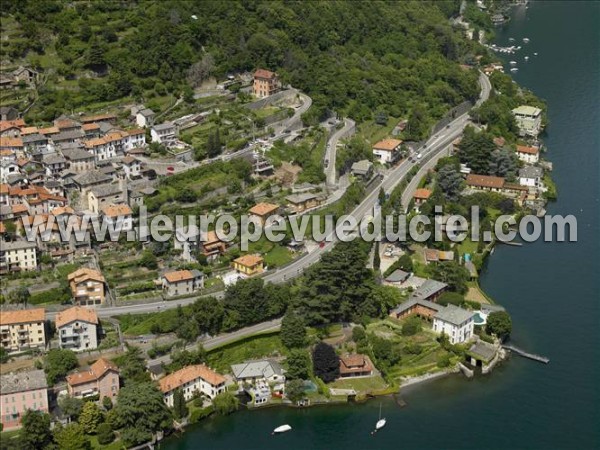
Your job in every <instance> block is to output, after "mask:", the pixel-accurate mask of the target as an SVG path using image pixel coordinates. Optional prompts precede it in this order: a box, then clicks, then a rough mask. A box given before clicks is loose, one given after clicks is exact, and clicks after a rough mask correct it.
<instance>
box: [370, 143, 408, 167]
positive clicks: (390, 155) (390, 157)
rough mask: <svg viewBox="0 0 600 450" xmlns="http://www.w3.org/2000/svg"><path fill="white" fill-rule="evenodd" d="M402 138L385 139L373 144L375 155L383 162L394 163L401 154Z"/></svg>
mask: <svg viewBox="0 0 600 450" xmlns="http://www.w3.org/2000/svg"><path fill="white" fill-rule="evenodd" d="M401 145H402V141H401V140H400V139H383V140H382V141H379V142H377V143H376V144H375V145H373V156H374V157H375V158H376V159H377V160H378V161H379V162H380V163H382V164H385V163H392V162H394V161H395V160H396V158H397V157H398V155H399V154H400V146H401Z"/></svg>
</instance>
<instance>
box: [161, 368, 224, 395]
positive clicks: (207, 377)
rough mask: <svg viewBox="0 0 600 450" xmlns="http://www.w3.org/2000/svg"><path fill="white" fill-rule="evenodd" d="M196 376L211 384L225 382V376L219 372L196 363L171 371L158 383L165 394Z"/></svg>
mask: <svg viewBox="0 0 600 450" xmlns="http://www.w3.org/2000/svg"><path fill="white" fill-rule="evenodd" d="M198 378H202V379H203V380H204V381H206V382H207V383H209V384H210V385H212V386H218V385H219V384H221V383H225V378H224V377H223V376H222V375H221V374H218V373H217V372H215V371H213V370H211V369H209V368H208V367H206V366H205V365H204V364H198V365H195V366H187V367H184V368H183V369H180V370H178V371H177V372H173V373H172V374H170V375H167V376H166V377H164V378H163V379H161V380H160V381H159V382H158V384H159V386H160V390H161V391H162V392H163V393H165V394H166V393H167V392H170V391H172V390H174V389H177V388H179V387H180V386H183V385H184V384H186V383H189V382H190V381H193V380H196V379H198Z"/></svg>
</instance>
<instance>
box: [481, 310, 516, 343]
mask: <svg viewBox="0 0 600 450" xmlns="http://www.w3.org/2000/svg"><path fill="white" fill-rule="evenodd" d="M485 329H486V332H487V333H488V334H495V335H496V336H498V338H499V339H500V340H504V339H506V338H507V337H509V336H510V333H511V332H512V319H511V317H510V315H509V314H508V313H507V312H506V311H494V312H492V313H490V315H489V316H488V317H487V322H486V326H485Z"/></svg>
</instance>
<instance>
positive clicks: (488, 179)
mask: <svg viewBox="0 0 600 450" xmlns="http://www.w3.org/2000/svg"><path fill="white" fill-rule="evenodd" d="M467 185H468V186H476V187H486V188H494V189H502V187H504V178H502V177H492V176H489V175H476V174H469V175H467Z"/></svg>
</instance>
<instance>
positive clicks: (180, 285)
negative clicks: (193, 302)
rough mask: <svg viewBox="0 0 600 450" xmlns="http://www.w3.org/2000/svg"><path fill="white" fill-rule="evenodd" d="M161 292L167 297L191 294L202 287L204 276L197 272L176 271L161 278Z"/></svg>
mask: <svg viewBox="0 0 600 450" xmlns="http://www.w3.org/2000/svg"><path fill="white" fill-rule="evenodd" d="M162 286H163V290H164V291H165V293H166V294H167V295H168V296H169V297H174V296H179V295H186V294H192V293H194V292H196V291H197V290H199V289H202V288H203V287H204V274H203V273H202V272H200V271H199V270H176V271H173V272H167V273H165V274H164V275H163V276H162Z"/></svg>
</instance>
